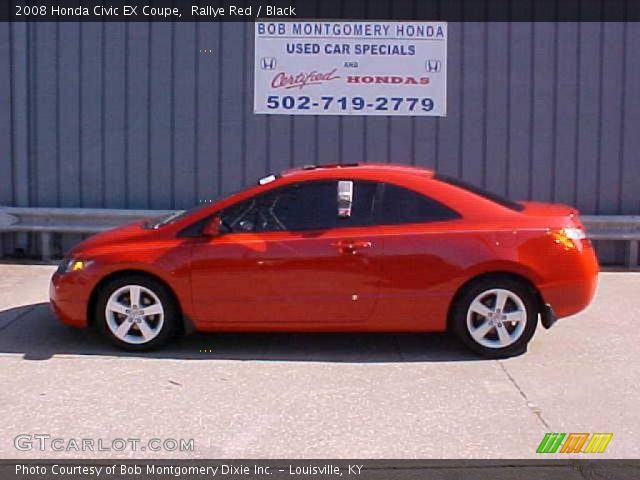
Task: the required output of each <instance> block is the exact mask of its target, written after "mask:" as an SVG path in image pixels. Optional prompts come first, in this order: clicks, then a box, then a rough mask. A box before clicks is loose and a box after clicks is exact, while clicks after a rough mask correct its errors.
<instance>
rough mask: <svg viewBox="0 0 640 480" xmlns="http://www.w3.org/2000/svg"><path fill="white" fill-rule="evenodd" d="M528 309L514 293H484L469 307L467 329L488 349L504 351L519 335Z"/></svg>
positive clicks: (508, 291) (486, 291)
mask: <svg viewBox="0 0 640 480" xmlns="http://www.w3.org/2000/svg"><path fill="white" fill-rule="evenodd" d="M526 325H527V309H526V307H525V304H524V302H523V301H522V299H521V298H520V297H519V296H518V295H516V294H515V293H514V292H512V291H510V290H506V289H502V288H496V289H491V290H485V291H484V292H482V293H480V294H479V295H478V296H476V298H475V299H474V300H473V301H472V302H471V304H470V305H469V310H468V311H467V329H468V330H469V333H470V334H471V338H473V340H474V341H475V342H477V343H478V344H479V345H482V346H483V347H487V348H493V349H498V348H506V347H509V346H510V345H513V344H514V343H515V342H517V341H518V339H519V338H520V337H521V336H522V334H523V332H524V330H525V327H526Z"/></svg>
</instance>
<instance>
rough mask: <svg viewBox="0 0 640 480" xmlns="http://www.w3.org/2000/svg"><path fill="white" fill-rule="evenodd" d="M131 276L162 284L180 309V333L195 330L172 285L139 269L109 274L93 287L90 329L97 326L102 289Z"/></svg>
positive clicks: (88, 321)
mask: <svg viewBox="0 0 640 480" xmlns="http://www.w3.org/2000/svg"><path fill="white" fill-rule="evenodd" d="M131 275H138V276H143V277H147V278H149V279H152V280H154V281H156V282H158V283H160V284H161V285H163V286H164V287H165V288H166V289H167V291H168V292H169V294H170V295H171V298H172V299H173V301H174V304H175V306H176V308H177V309H178V314H179V316H180V321H179V322H178V329H179V331H178V333H180V334H183V333H187V332H190V331H192V330H193V326H192V324H191V321H190V320H189V319H188V318H186V317H185V315H184V309H183V308H182V304H181V303H180V299H179V298H178V296H177V295H176V293H175V290H174V289H173V288H172V287H171V285H169V284H168V283H167V282H166V281H165V280H163V279H162V278H161V277H159V276H158V275H155V274H153V273H150V272H148V271H146V270H139V269H135V268H133V269H125V270H116V271H114V272H111V273H109V274H108V275H105V276H104V277H103V278H101V279H100V281H99V282H98V283H97V284H96V285H95V286H94V287H93V290H92V291H91V295H90V296H89V302H88V303H87V312H86V315H87V325H88V326H90V327H93V326H95V321H96V320H95V318H94V315H93V312H94V310H95V308H96V302H97V300H98V292H100V289H101V288H102V287H104V285H105V284H106V283H107V282H110V281H112V280H113V279H115V278H119V277H126V276H131Z"/></svg>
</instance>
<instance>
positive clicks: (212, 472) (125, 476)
mask: <svg viewBox="0 0 640 480" xmlns="http://www.w3.org/2000/svg"><path fill="white" fill-rule="evenodd" d="M585 478H588V479H590V478H606V479H608V480H632V479H633V480H637V479H639V478H640V460H580V459H572V460H539V461H538V460H317V459H314V460H242V459H238V460H205V459H203V460H197V459H193V460H51V459H47V460H0V479H2V480H22V479H25V480H26V479H29V480H50V479H54V480H85V479H100V480H133V479H145V480H146V479H149V480H156V479H158V480H168V479H188V480H205V479H206V480H212V479H216V480H239V479H244V480H249V479H261V480H285V479H286V480H309V479H315V480H337V479H341V480H396V479H398V480H431V479H434V480H453V479H461V480H462V479H464V480H466V479H470V480H502V479H505V480H506V479H509V480H511V479H513V480H520V479H536V480H583V479H585Z"/></svg>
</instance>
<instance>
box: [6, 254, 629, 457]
mask: <svg viewBox="0 0 640 480" xmlns="http://www.w3.org/2000/svg"><path fill="white" fill-rule="evenodd" d="M53 270H54V267H51V266H36V265H8V264H4V265H0V385H1V388H0V457H1V458H43V457H49V458H71V457H79V458H87V457H94V458H101V457H102V458H106V457H116V456H117V457H121V458H126V457H131V458H145V457H155V458H163V457H165V458H185V457H201V458H205V457H208V458H222V457H236V458H247V457H263V458H264V457H275V458H277V457H287V458H299V457H315V458H322V457H331V458H356V457H360V458H374V457H383V458H393V457H397V458H400V457H405V458H487V457H489V458H536V457H537V458H540V456H539V455H536V454H535V450H536V448H537V446H538V444H539V442H540V440H541V439H542V437H543V435H544V434H545V432H567V433H569V432H612V433H613V434H614V435H613V439H612V440H611V443H610V444H609V446H608V448H607V451H606V452H605V453H604V454H602V455H600V457H601V458H638V457H639V456H640V442H639V441H638V440H640V402H639V400H640V382H639V380H640V349H639V348H638V345H639V343H640V332H639V328H638V327H639V320H640V295H639V294H638V292H640V274H636V273H604V274H601V278H600V285H599V289H598V293H597V297H596V300H595V301H594V303H593V304H592V305H591V307H589V309H588V310H587V311H585V312H583V313H582V314H580V315H577V316H575V317H572V318H568V319H563V320H561V321H560V322H558V323H557V324H556V326H554V327H553V328H552V329H551V330H549V331H546V330H544V329H543V328H541V327H540V328H539V329H538V331H537V332H536V335H535V337H534V339H533V341H532V343H531V345H530V347H529V351H528V353H526V354H525V355H523V356H520V357H518V358H513V359H509V360H501V361H490V360H483V359H479V358H477V357H475V356H473V355H471V354H470V353H468V352H467V351H466V350H465V349H464V348H463V347H461V346H459V345H458V343H457V341H456V340H455V339H452V338H449V337H448V336H446V335H440V334H438V335H303V334H295V335H265V334H261V335H257V334H250V335H249V334H247V335H230V334H225V335H192V336H190V337H187V338H185V339H182V340H181V341H179V342H178V343H175V344H173V345H170V346H169V347H168V348H166V349H165V350H162V351H159V352H154V353H151V354H125V353H123V352H120V351H118V350H115V349H113V348H112V347H111V346H110V345H108V344H107V343H106V342H105V341H103V340H102V339H101V338H100V337H99V336H97V335H96V334H94V333H92V332H90V331H77V330H74V329H71V328H68V327H65V326H63V325H60V324H59V323H57V321H56V320H55V319H54V318H53V316H52V315H51V313H50V312H49V308H48V305H47V304H46V301H47V285H48V280H49V277H50V275H51V273H52V272H53ZM21 434H22V435H29V436H30V437H22V438H23V439H24V438H31V449H30V450H29V449H24V447H25V443H23V444H22V447H23V450H18V449H16V447H15V437H16V436H18V435H21ZM34 434H48V435H50V436H51V438H61V439H62V441H61V442H59V443H58V446H59V447H60V446H62V447H63V450H64V451H53V450H51V449H50V448H48V449H47V450H45V451H40V450H39V448H38V446H39V445H38V441H35V440H34V437H33V435H34ZM85 438H88V439H94V440H96V441H98V440H101V441H102V445H103V447H104V446H107V447H111V448H112V450H111V451H95V450H94V451H84V452H78V451H76V450H75V449H73V448H71V449H69V448H68V447H69V445H70V443H69V442H71V443H73V440H78V441H79V440H81V439H85ZM151 438H159V439H161V440H166V439H185V440H189V439H193V450H192V451H182V452H180V451H175V450H174V451H150V449H149V448H146V449H145V450H144V451H142V450H140V447H141V446H142V447H144V446H145V445H148V440H149V439H151ZM115 439H125V440H128V439H139V440H140V443H139V444H138V446H137V447H138V449H137V450H136V451H132V450H131V448H128V447H127V448H126V449H124V450H123V451H114V449H113V447H114V440H115ZM49 441H50V440H49ZM28 443H29V442H27V444H28ZM129 445H130V443H129ZM552 457H553V456H552ZM552 457H546V458H552ZM557 457H558V458H566V456H564V455H557Z"/></svg>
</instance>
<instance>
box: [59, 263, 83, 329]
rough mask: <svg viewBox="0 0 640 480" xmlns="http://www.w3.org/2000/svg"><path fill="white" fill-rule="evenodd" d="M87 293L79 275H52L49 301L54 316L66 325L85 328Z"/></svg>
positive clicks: (73, 273) (72, 273)
mask: <svg viewBox="0 0 640 480" xmlns="http://www.w3.org/2000/svg"><path fill="white" fill-rule="evenodd" d="M89 291H90V290H89V289H88V288H87V285H86V284H85V282H84V281H83V279H82V278H81V276H80V274H79V273H75V272H71V273H64V274H61V273H58V272H56V273H54V274H53V277H51V283H50V284H49V301H50V305H51V309H52V310H53V313H54V314H55V316H56V317H58V319H59V320H60V321H61V322H62V323H64V324H66V325H70V326H72V327H76V328H83V327H86V326H87V305H88V301H89V294H88V292H89Z"/></svg>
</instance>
